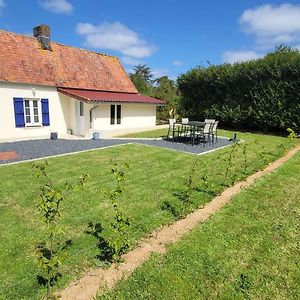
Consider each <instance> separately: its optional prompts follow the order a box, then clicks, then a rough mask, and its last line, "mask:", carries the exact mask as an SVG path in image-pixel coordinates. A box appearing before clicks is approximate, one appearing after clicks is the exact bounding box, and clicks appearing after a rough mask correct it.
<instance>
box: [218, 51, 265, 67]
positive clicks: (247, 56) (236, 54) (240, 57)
mask: <svg viewBox="0 0 300 300" xmlns="http://www.w3.org/2000/svg"><path fill="white" fill-rule="evenodd" d="M259 57H261V55H259V54H258V53H256V52H254V51H226V52H224V53H223V62H226V63H230V64H232V63H235V62H241V61H247V60H252V59H257V58H259Z"/></svg>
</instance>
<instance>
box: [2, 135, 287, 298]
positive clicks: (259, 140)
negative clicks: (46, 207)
mask: <svg viewBox="0 0 300 300" xmlns="http://www.w3.org/2000/svg"><path fill="white" fill-rule="evenodd" d="M224 134H227V135H232V133H231V132H226V133H225V132H224ZM222 135H223V134H222ZM240 138H242V139H245V140H246V142H247V145H248V154H247V157H248V167H247V170H246V172H243V170H242V169H243V168H242V167H241V166H242V164H243V161H244V156H243V153H242V148H241V147H239V148H238V149H237V150H236V152H235V156H234V163H233V167H232V168H231V169H230V176H229V178H228V180H227V183H226V184H230V183H231V179H233V180H235V181H236V180H238V179H240V178H243V177H245V176H247V175H248V174H251V173H253V172H254V171H256V170H258V169H260V168H262V167H263V166H264V165H265V164H266V163H267V162H269V161H272V160H275V159H276V158H277V157H279V156H281V155H283V154H284V152H285V149H286V148H288V147H291V146H292V144H293V143H292V142H289V141H288V140H287V139H286V138H282V137H275V136H260V135H254V134H240ZM230 151H231V149H230V148H225V149H222V150H219V151H217V152H213V153H210V154H207V155H202V156H199V157H197V156H195V155H190V154H186V153H181V152H175V151H170V150H167V149H161V148H154V147H148V146H143V145H138V144H131V145H126V146H118V147H115V148H109V149H102V150H95V151H90V152H85V153H80V154H74V155H70V156H63V157H57V158H52V159H48V162H49V164H50V166H49V176H50V177H51V178H53V179H54V181H56V182H57V184H58V185H63V184H64V182H65V181H71V182H72V181H74V180H75V179H76V178H78V177H79V176H80V175H81V174H83V173H88V174H90V176H91V178H92V181H91V182H90V183H88V185H87V186H86V187H85V189H84V191H81V192H76V193H71V194H70V195H69V198H68V200H66V201H65V202H64V203H63V205H62V209H63V219H62V224H63V227H64V230H65V232H66V239H71V240H72V242H73V245H72V247H71V248H70V249H69V257H68V258H66V259H65V261H64V270H63V271H64V272H63V277H62V278H61V279H60V281H59V287H63V286H64V285H66V283H67V282H69V281H70V280H72V279H74V278H76V277H78V276H80V274H82V272H84V270H85V269H87V268H89V267H95V266H98V265H100V266H101V265H102V263H101V262H99V261H98V260H97V259H96V258H95V256H96V255H97V254H98V249H97V247H96V243H97V241H96V240H95V238H93V237H92V236H90V235H87V234H86V233H85V230H86V229H87V224H88V222H90V221H101V223H103V225H107V224H108V221H109V218H110V216H111V214H112V209H111V206H110V205H109V201H108V199H106V198H105V197H104V196H103V192H102V190H107V189H109V188H110V187H112V185H113V183H112V178H111V176H110V168H111V165H112V164H111V162H110V161H111V159H115V158H117V160H118V161H119V162H120V163H124V162H127V163H129V165H130V168H129V170H128V171H127V172H126V177H127V179H126V186H125V190H126V198H124V199H123V200H122V203H121V208H123V209H124V210H125V211H126V213H127V214H128V215H129V216H130V218H131V220H132V226H131V228H130V232H129V236H130V242H131V245H132V247H134V245H135V244H136V243H137V241H138V240H139V239H140V238H141V237H142V236H145V235H147V234H149V233H150V232H151V231H152V230H153V229H155V228H157V227H159V226H161V225H163V224H167V223H169V222H173V221H174V220H175V217H174V215H172V213H170V212H169V211H168V210H162V209H161V204H162V203H163V202H164V201H170V202H171V203H173V204H174V205H177V206H178V205H180V203H179V202H178V201H179V200H178V199H176V198H175V197H174V196H173V193H174V192H177V191H179V190H180V189H181V188H182V186H183V183H184V181H185V180H186V178H187V177H188V174H189V170H190V168H191V166H192V164H193V163H194V162H195V160H196V159H198V164H197V166H198V167H197V169H196V172H195V179H194V180H195V185H196V186H197V182H199V181H201V179H200V178H201V174H202V173H203V168H204V164H206V166H207V167H208V168H209V175H208V181H209V182H210V183H211V184H210V188H211V194H209V196H207V195H208V194H207V193H206V194H204V193H203V192H201V187H200V188H199V189H198V190H194V191H193V193H192V203H191V205H190V206H189V208H188V210H193V209H194V208H196V207H197V206H199V205H201V204H204V203H205V202H207V201H209V200H210V199H211V198H212V197H213V195H214V194H215V193H217V192H219V191H221V190H222V189H223V188H224V185H223V184H224V170H225V169H226V157H228V153H229V152H230ZM262 152H264V159H261V156H260V155H259V154H261V153H262ZM233 174H234V176H233ZM41 184H42V179H41V178H40V179H36V178H34V177H33V176H32V175H31V168H30V163H21V164H18V165H11V166H3V167H1V168H0V219H1V222H0V233H1V237H0V299H38V298H40V297H41V295H43V294H44V292H45V290H44V288H43V287H42V286H40V285H39V284H38V283H37V280H36V275H37V274H39V273H38V271H39V270H38V269H37V264H36V260H35V256H34V252H35V247H36V245H37V243H38V242H39V241H40V240H41V239H42V237H43V227H42V223H41V222H40V220H39V217H38V215H37V213H36V201H37V196H38V194H39V187H40V185H41ZM179 207H180V206H179ZM187 212H188V211H186V213H187Z"/></svg>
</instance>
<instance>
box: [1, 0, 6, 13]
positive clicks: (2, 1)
mask: <svg viewBox="0 0 300 300" xmlns="http://www.w3.org/2000/svg"><path fill="white" fill-rule="evenodd" d="M4 7H5V2H4V0H0V15H1V13H2V9H3V8H4Z"/></svg>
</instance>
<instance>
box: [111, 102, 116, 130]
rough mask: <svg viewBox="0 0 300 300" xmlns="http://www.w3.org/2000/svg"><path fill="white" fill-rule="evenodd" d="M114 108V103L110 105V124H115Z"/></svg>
mask: <svg viewBox="0 0 300 300" xmlns="http://www.w3.org/2000/svg"><path fill="white" fill-rule="evenodd" d="M115 110H116V108H115V105H111V106H110V124H111V125H114V124H115V118H116V112H115Z"/></svg>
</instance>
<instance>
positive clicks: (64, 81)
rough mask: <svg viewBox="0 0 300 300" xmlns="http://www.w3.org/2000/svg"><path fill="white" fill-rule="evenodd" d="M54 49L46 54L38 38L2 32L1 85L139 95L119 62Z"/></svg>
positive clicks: (65, 48) (83, 52)
mask: <svg viewBox="0 0 300 300" xmlns="http://www.w3.org/2000/svg"><path fill="white" fill-rule="evenodd" d="M51 46H52V50H53V51H47V50H42V49H41V46H40V44H39V42H38V41H37V39H36V38H33V37H29V36H23V35H19V34H16V33H11V32H7V31H3V30H0V66H1V67H0V81H9V82H17V83H30V84H41V85H49V86H57V87H70V88H80V89H93V90H103V91H113V92H126V93H137V90H136V88H135V87H134V85H133V83H132V82H131V80H130V78H129V77H128V75H127V74H126V72H125V71H124V69H123V67H122V65H121V64H120V62H119V60H118V59H117V58H115V57H112V56H107V55H103V54H100V53H96V52H92V51H87V50H83V49H79V48H74V47H70V46H65V45H62V44H59V43H54V42H51Z"/></svg>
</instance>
